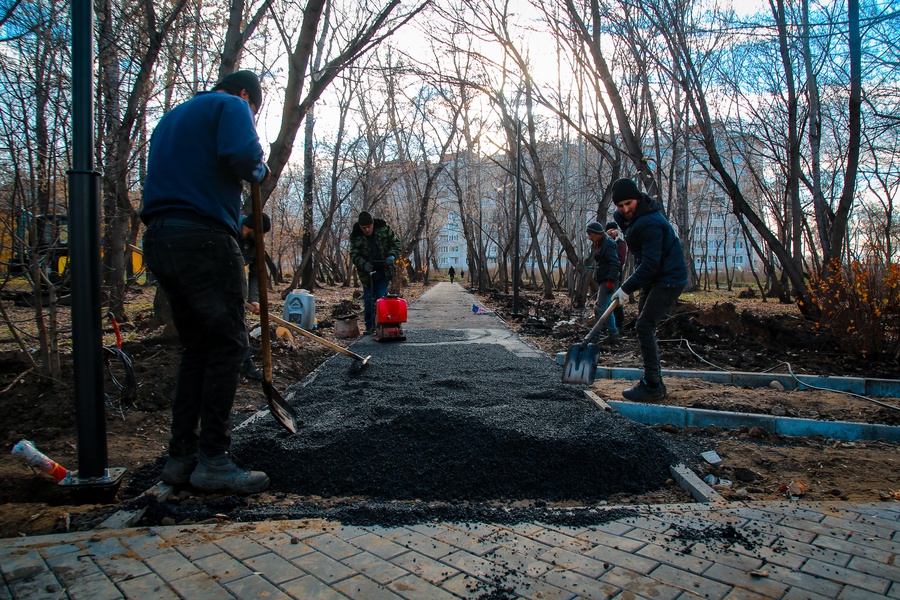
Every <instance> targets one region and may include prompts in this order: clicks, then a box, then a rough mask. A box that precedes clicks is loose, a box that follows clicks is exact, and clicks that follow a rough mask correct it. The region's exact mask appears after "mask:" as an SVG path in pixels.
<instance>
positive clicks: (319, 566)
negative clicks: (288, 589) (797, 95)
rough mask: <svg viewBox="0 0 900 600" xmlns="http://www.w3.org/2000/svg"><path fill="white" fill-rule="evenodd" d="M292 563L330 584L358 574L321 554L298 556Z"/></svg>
mask: <svg viewBox="0 0 900 600" xmlns="http://www.w3.org/2000/svg"><path fill="white" fill-rule="evenodd" d="M291 562H292V563H294V564H295V565H297V566H298V567H300V568H301V569H302V570H303V571H305V572H307V573H309V574H311V575H315V576H316V577H318V578H319V579H321V580H322V581H324V582H325V583H329V584H330V583H334V582H335V581H340V580H341V579H346V578H347V577H352V576H353V575H355V574H356V571H354V570H353V569H351V568H350V567H347V566H346V565H344V564H342V563H340V562H338V561H336V560H334V559H333V558H331V557H330V556H325V555H324V554H322V553H321V552H310V553H309V554H304V555H303V556H298V557H297V558H295V559H293V560H292V561H291Z"/></svg>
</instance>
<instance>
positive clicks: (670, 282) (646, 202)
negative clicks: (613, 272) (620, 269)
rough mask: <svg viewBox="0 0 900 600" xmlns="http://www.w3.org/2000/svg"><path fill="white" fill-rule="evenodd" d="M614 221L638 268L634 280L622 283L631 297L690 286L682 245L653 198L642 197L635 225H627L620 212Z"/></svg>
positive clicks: (635, 212) (635, 215)
mask: <svg viewBox="0 0 900 600" xmlns="http://www.w3.org/2000/svg"><path fill="white" fill-rule="evenodd" d="M613 218H614V219H615V221H616V223H618V224H619V229H620V230H621V231H622V233H623V235H624V236H625V243H626V244H628V250H630V251H631V253H632V254H633V255H634V261H635V265H636V268H635V270H634V273H632V274H631V277H629V278H628V279H627V280H626V281H625V282H624V283H622V289H623V290H624V291H625V292H627V293H629V294H631V293H632V292H635V291H637V290H639V289H642V288H646V287H654V286H659V287H667V288H683V287H685V286H687V284H688V276H687V266H685V264H684V253H683V252H682V250H681V241H680V240H679V239H678V236H677V235H676V234H675V230H674V229H672V226H671V225H670V224H669V222H668V221H667V220H666V217H665V216H664V215H663V214H662V212H660V210H659V204H657V202H656V201H655V200H654V199H653V198H651V197H650V196H648V195H647V194H641V198H640V200H639V201H638V205H637V208H636V209H635V211H634V216H633V217H632V218H631V221H626V220H625V219H624V218H623V217H622V215H621V214H619V211H618V210H617V211H616V212H615V213H613Z"/></svg>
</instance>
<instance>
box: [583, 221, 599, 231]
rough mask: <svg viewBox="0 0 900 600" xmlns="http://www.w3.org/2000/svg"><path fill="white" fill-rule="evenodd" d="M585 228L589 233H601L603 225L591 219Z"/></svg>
mask: <svg viewBox="0 0 900 600" xmlns="http://www.w3.org/2000/svg"><path fill="white" fill-rule="evenodd" d="M587 230H588V231H589V232H591V233H603V226H602V225H600V223H598V222H597V221H591V222H590V223H588V225H587Z"/></svg>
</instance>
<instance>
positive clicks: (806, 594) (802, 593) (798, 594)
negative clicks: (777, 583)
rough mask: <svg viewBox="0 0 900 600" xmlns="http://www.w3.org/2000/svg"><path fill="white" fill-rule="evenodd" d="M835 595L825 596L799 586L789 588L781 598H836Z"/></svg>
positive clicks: (826, 599)
mask: <svg viewBox="0 0 900 600" xmlns="http://www.w3.org/2000/svg"><path fill="white" fill-rule="evenodd" d="M834 598H835V597H834V596H823V595H821V594H817V593H815V592H810V591H808V590H804V589H803V588H799V587H792V588H789V589H788V591H787V592H785V594H784V596H782V598H781V600H834Z"/></svg>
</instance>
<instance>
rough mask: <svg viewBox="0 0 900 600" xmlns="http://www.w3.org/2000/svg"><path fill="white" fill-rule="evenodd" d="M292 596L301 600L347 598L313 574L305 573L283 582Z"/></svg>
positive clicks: (336, 599)
mask: <svg viewBox="0 0 900 600" xmlns="http://www.w3.org/2000/svg"><path fill="white" fill-rule="evenodd" d="M280 587H281V589H283V590H284V591H285V592H286V593H287V594H289V595H290V596H291V598H298V599H300V600H347V596H345V595H343V594H341V593H340V592H338V591H336V590H333V589H331V587H329V586H328V585H327V584H324V583H322V582H321V581H319V580H318V579H316V578H315V577H313V576H312V575H305V576H303V577H299V578H297V579H294V580H291V581H288V582H287V583H283V584H281V586H280Z"/></svg>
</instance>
